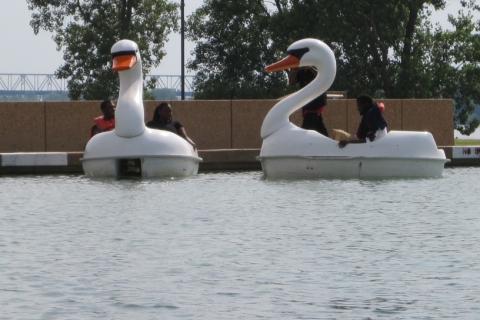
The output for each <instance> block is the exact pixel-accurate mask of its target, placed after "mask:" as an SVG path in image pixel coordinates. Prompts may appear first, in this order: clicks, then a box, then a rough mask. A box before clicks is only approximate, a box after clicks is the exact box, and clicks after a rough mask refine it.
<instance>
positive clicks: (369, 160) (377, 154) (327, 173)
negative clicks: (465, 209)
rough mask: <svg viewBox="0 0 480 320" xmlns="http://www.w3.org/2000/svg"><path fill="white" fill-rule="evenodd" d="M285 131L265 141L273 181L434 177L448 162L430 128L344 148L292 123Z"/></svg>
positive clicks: (266, 164) (267, 173) (265, 169)
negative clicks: (428, 130) (426, 130)
mask: <svg viewBox="0 0 480 320" xmlns="http://www.w3.org/2000/svg"><path fill="white" fill-rule="evenodd" d="M282 132H283V134H281V133H279V134H275V135H273V136H271V137H269V138H268V139H266V140H265V141H264V143H263V145H262V150H261V153H260V156H259V160H260V162H261V164H262V169H263V172H264V175H265V177H266V178H269V179H298V178H299V179H304V178H307V179H309V178H311V179H315V178H341V179H342V178H362V179H375V178H410V177H411V178H435V177H441V176H442V173H443V169H444V166H445V163H446V162H447V159H446V158H445V153H444V152H443V150H439V149H437V146H436V144H435V141H434V139H433V136H432V135H431V134H430V133H428V132H412V131H391V132H389V133H388V134H387V135H386V136H385V137H383V138H382V139H379V140H378V141H373V142H367V143H363V144H349V145H347V146H346V147H345V148H343V149H341V148H339V147H338V144H337V142H336V141H334V140H332V139H329V138H327V137H324V136H322V135H320V134H318V133H317V132H314V131H310V130H303V129H301V128H298V127H295V126H293V125H292V126H291V127H290V128H289V129H288V130H282ZM295 141H296V143H295ZM282 151H283V152H282Z"/></svg>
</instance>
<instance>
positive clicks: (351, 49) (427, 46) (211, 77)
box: [190, 0, 480, 133]
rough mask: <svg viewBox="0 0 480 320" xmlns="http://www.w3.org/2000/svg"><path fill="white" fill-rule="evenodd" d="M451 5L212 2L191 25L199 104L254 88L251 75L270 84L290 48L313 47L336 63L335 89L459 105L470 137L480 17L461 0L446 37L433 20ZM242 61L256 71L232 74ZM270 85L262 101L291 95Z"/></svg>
mask: <svg viewBox="0 0 480 320" xmlns="http://www.w3.org/2000/svg"><path fill="white" fill-rule="evenodd" d="M445 4H446V1H445V0H355V1H351V0H275V1H271V0H267V1H247V0H243V1H238V2H234V1H218V0H217V1H215V0H210V1H206V2H205V5H204V6H203V7H202V8H200V9H199V10H198V11H197V12H196V13H195V14H194V15H193V17H192V19H191V23H190V28H191V29H190V31H191V36H192V39H194V40H197V41H198V42H197V47H196V49H195V54H196V57H195V60H194V61H193V62H192V63H191V67H193V69H194V70H197V71H199V74H200V76H198V77H197V89H198V90H199V92H198V93H197V94H199V95H200V96H201V95H202V94H205V93H207V91H208V94H207V96H208V97H211V98H216V97H220V96H222V97H225V95H224V94H223V91H222V90H225V85H226V84H227V83H231V81H233V80H234V79H236V80H237V82H238V83H237V85H236V86H237V87H243V86H249V85H251V86H254V85H257V83H256V82H254V81H251V78H246V77H245V75H246V74H252V73H253V72H257V73H258V77H267V75H266V74H264V73H262V72H261V70H262V69H263V67H264V66H265V65H266V64H269V63H271V62H272V61H274V60H276V59H275V58H277V59H278V58H279V57H280V56H282V55H284V54H285V49H286V48H287V47H288V45H290V44H291V43H292V42H293V41H295V40H298V39H302V38H307V37H313V38H318V39H322V40H323V41H325V42H326V43H328V44H329V45H330V46H331V47H332V49H333V50H334V51H335V53H336V57H337V69H338V71H337V77H336V80H335V83H334V84H333V87H332V89H334V90H346V91H347V92H348V94H349V96H356V95H358V94H360V93H370V94H372V95H375V94H377V95H378V94H379V93H381V95H382V96H383V97H387V98H439V97H443V98H454V99H455V106H456V112H455V120H456V126H457V128H458V129H459V130H460V131H462V132H464V133H469V132H471V131H473V130H474V129H475V127H476V126H477V125H478V121H477V120H476V119H474V118H472V117H471V114H472V112H473V110H474V108H475V106H476V105H477V104H478V102H479V98H480V88H479V85H478V83H479V81H477V80H478V79H477V78H478V77H480V70H479V62H480V60H479V58H480V56H479V55H480V50H479V49H480V48H479V45H480V44H479V42H480V41H479V36H478V32H479V31H480V30H479V23H478V21H475V19H474V16H473V14H472V13H473V12H474V11H476V10H478V9H479V8H478V5H477V1H476V0H461V4H462V6H463V8H464V9H463V10H462V11H461V12H459V13H458V14H455V15H451V16H450V22H451V24H452V28H451V29H448V30H445V29H442V28H441V27H440V26H438V25H436V24H433V23H432V22H431V20H432V19H431V14H432V12H433V11H435V10H441V9H443V8H444V7H445ZM246 7H248V8H250V11H248V10H246V9H245V8H246ZM242 10H244V11H242ZM245 10H246V11H245ZM242 12H244V13H243V15H242ZM249 14H251V15H249ZM237 16H238V17H239V18H237ZM200 17H201V18H200ZM252 36H254V37H255V38H254V39H255V40H253V41H252V40H251V39H252V38H251V37H252ZM250 49H253V50H250ZM237 52H241V53H242V54H243V55H244V56H246V57H248V59H245V60H244V61H245V62H248V63H249V65H243V66H242V68H239V67H238V66H237V67H235V64H238V61H239V60H238V59H237V58H236V57H238V56H239V54H238V53H237ZM255 53H256V54H255ZM262 53H263V55H262ZM217 58H218V59H217ZM209 59H210V62H211V64H209V63H208V62H206V61H208V60H209ZM235 68H237V69H235ZM227 70H230V71H227ZM231 70H235V72H231ZM226 75H234V76H233V78H232V77H230V78H229V77H227V76H226ZM257 81H258V82H261V80H260V79H258V80H257ZM248 82H249V83H248ZM232 83H233V82H232ZM212 84H216V85H212ZM267 84H268V85H270V86H271V87H270V88H268V87H264V88H263V87H262V89H261V90H257V91H254V92H255V95H256V96H255V97H267V96H271V94H272V93H276V92H281V91H282V90H285V83H284V82H270V83H267ZM277 85H278V87H275V86H277ZM268 94H270V95H268Z"/></svg>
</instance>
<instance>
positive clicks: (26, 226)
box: [0, 168, 480, 320]
mask: <svg viewBox="0 0 480 320" xmlns="http://www.w3.org/2000/svg"><path fill="white" fill-rule="evenodd" d="M479 177H480V169H473V168H465V169H447V170H446V171H445V177H444V178H442V179H425V180H381V181H361V180H322V181H265V180H263V179H262V178H261V173H259V172H249V173H222V174H201V175H198V176H197V177H193V178H189V179H184V180H149V181H141V180H126V181H112V180H90V179H88V178H85V177H82V176H51V177H45V176H41V177H35V176H27V177H1V178H0V188H1V190H2V192H1V193H0V202H1V203H2V207H1V209H0V210H1V211H0V304H1V305H2V312H1V313H0V319H82V320H83V319H100V318H102V319H180V318H182V319H254V318H260V319H439V318H446V319H452V318H457V319H474V318H476V317H477V315H478V314H480V289H479V286H478V283H480V282H479V281H480V258H479V256H478V254H477V251H478V243H479V240H480V239H479V238H480V232H479V229H480V215H479V214H478V212H479V210H478V208H479V206H480V200H479V196H478V195H479V193H480V186H479V183H478V178H479Z"/></svg>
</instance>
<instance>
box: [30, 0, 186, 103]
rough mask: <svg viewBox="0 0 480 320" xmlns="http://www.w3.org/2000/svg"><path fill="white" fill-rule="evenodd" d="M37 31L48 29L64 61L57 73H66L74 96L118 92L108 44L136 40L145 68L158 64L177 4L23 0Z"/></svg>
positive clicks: (132, 0)
mask: <svg viewBox="0 0 480 320" xmlns="http://www.w3.org/2000/svg"><path fill="white" fill-rule="evenodd" d="M27 4H28V8H29V10H31V11H32V20H31V22H30V24H31V26H32V27H33V30H34V32H35V33H36V34H37V33H38V32H39V31H40V30H41V29H44V30H46V31H49V32H52V33H53V34H54V40H55V43H56V44H57V48H58V49H59V50H63V59H64V64H63V65H62V66H60V67H59V68H58V69H57V71H56V75H57V76H58V77H59V78H62V79H68V89H69V96H70V97H71V98H72V99H80V98H84V99H105V98H106V97H111V96H114V95H116V93H117V90H118V83H117V81H118V80H117V76H116V75H115V74H114V73H113V72H112V71H111V69H110V67H109V62H110V60H111V56H110V49H111V47H112V45H113V44H114V43H115V42H116V41H118V40H120V39H131V40H133V41H135V42H137V44H138V45H139V48H140V51H141V55H142V62H143V69H144V74H146V73H148V71H149V70H150V68H152V67H153V66H156V65H158V64H159V62H160V60H161V59H162V57H163V56H164V55H165V52H164V51H163V47H164V44H165V42H166V40H167V35H168V34H169V32H170V31H172V30H174V29H175V28H176V26H177V6H176V5H175V4H173V3H170V2H169V1H167V0H110V1H106V0H76V1H71V0H27Z"/></svg>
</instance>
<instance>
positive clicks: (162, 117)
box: [147, 102, 196, 148]
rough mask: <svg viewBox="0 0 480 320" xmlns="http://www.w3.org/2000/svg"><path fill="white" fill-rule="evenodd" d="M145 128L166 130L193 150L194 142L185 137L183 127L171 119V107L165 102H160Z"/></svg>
mask: <svg viewBox="0 0 480 320" xmlns="http://www.w3.org/2000/svg"><path fill="white" fill-rule="evenodd" d="M147 127H149V128H152V129H159V130H167V131H170V132H173V133H175V134H177V135H179V136H180V137H182V138H184V139H185V140H187V141H188V142H189V143H190V144H191V145H192V146H193V147H194V148H195V147H196V145H195V142H193V140H192V139H190V137H189V136H188V135H187V131H186V130H185V127H184V126H183V125H182V124H181V123H180V122H179V121H174V120H173V117H172V106H171V105H170V104H169V103H167V102H161V103H160V104H159V105H158V106H157V107H156V108H155V111H154V112H153V119H152V120H151V121H149V122H147Z"/></svg>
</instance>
